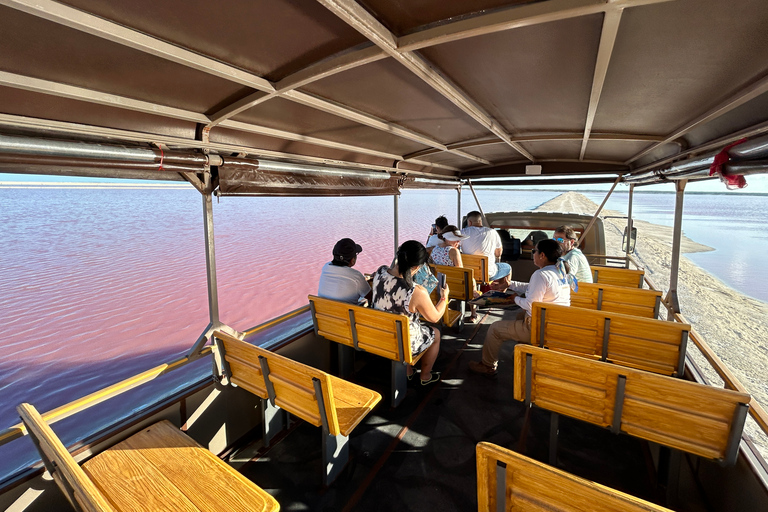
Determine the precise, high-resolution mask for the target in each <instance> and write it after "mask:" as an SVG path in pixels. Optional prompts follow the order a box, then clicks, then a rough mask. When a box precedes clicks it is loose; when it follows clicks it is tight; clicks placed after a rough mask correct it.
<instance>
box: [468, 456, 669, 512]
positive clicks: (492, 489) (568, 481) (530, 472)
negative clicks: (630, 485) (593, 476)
mask: <svg viewBox="0 0 768 512" xmlns="http://www.w3.org/2000/svg"><path fill="white" fill-rule="evenodd" d="M499 463H502V464H506V470H505V473H506V474H505V478H504V492H503V493H500V492H498V491H499V490H498V489H497V485H498V484H500V483H501V482H500V481H498V482H497V471H498V469H497V468H498V467H499ZM499 501H501V503H499ZM499 505H501V506H499ZM477 510H478V512H496V511H497V510H506V511H516V510H519V511H533V510H537V511H538V510H540V511H545V510H546V511H549V512H574V511H577V510H599V511H600V512H671V511H670V510H669V509H667V508H664V507H661V506H659V505H655V504H653V503H649V502H647V501H644V500H641V499H639V498H635V497H634V496H630V495H629V494H624V493H623V492H619V491H616V490H614V489H611V488H610V487H605V486H604V485H600V484H596V483H594V482H590V481H589V480H585V479H583V478H579V477H577V476H574V475H571V474H570V473H566V472H565V471H561V470H559V469H556V468H553V467H552V466H548V465H546V464H542V463H541V462H538V461H535V460H533V459H529V458H528V457H525V456H523V455H520V454H519V453H516V452H513V451H512V450H508V449H506V448H502V447H500V446H497V445H495V444H491V443H479V444H478V445H477Z"/></svg>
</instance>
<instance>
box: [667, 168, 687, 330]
mask: <svg viewBox="0 0 768 512" xmlns="http://www.w3.org/2000/svg"><path fill="white" fill-rule="evenodd" d="M687 184H688V180H680V181H676V182H675V226H674V228H673V233H672V265H671V268H670V269H669V292H668V293H667V298H666V301H665V302H666V303H667V308H670V309H672V311H674V312H675V313H679V312H680V303H679V302H678V300H677V276H678V274H679V272H680V246H681V243H682V240H683V198H684V196H685V186H686V185H687ZM670 319H672V316H671V315H670Z"/></svg>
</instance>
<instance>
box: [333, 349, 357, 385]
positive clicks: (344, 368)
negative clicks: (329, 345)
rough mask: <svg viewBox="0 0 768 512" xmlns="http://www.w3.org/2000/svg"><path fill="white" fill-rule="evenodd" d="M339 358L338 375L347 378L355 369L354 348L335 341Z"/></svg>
mask: <svg viewBox="0 0 768 512" xmlns="http://www.w3.org/2000/svg"><path fill="white" fill-rule="evenodd" d="M335 345H336V349H337V351H338V352H337V354H338V360H339V377H341V378H342V379H348V378H349V377H351V376H352V374H353V373H354V371H355V349H354V348H352V347H350V346H349V345H342V344H341V343H335Z"/></svg>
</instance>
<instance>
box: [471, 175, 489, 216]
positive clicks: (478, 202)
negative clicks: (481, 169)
mask: <svg viewBox="0 0 768 512" xmlns="http://www.w3.org/2000/svg"><path fill="white" fill-rule="evenodd" d="M467 185H469V191H470V192H472V195H473V196H474V197H475V202H476V203H477V209H478V210H480V215H482V217H483V224H485V225H486V226H488V227H491V225H490V224H488V219H486V218H485V212H484V211H483V207H482V206H480V200H479V199H478V198H477V194H475V187H473V186H472V180H470V179H467Z"/></svg>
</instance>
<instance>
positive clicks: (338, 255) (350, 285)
mask: <svg viewBox="0 0 768 512" xmlns="http://www.w3.org/2000/svg"><path fill="white" fill-rule="evenodd" d="M361 252H363V248H362V247H360V246H359V245H358V244H356V243H355V242H354V240H352V239H351V238H342V239H341V240H339V241H338V242H336V245H334V246H333V260H332V261H330V262H328V263H326V264H325V265H324V266H323V271H322V273H321V274H320V284H319V286H318V289H317V294H318V295H319V296H320V297H325V298H326V299H334V300H340V301H343V302H350V303H352V304H357V303H358V302H360V301H361V299H364V298H365V299H369V300H370V298H371V293H372V292H371V287H370V285H369V284H368V282H367V281H366V280H365V276H363V274H361V273H360V272H358V271H357V270H355V269H353V268H352V267H354V266H355V263H357V255H358V254H360V253H361Z"/></svg>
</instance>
